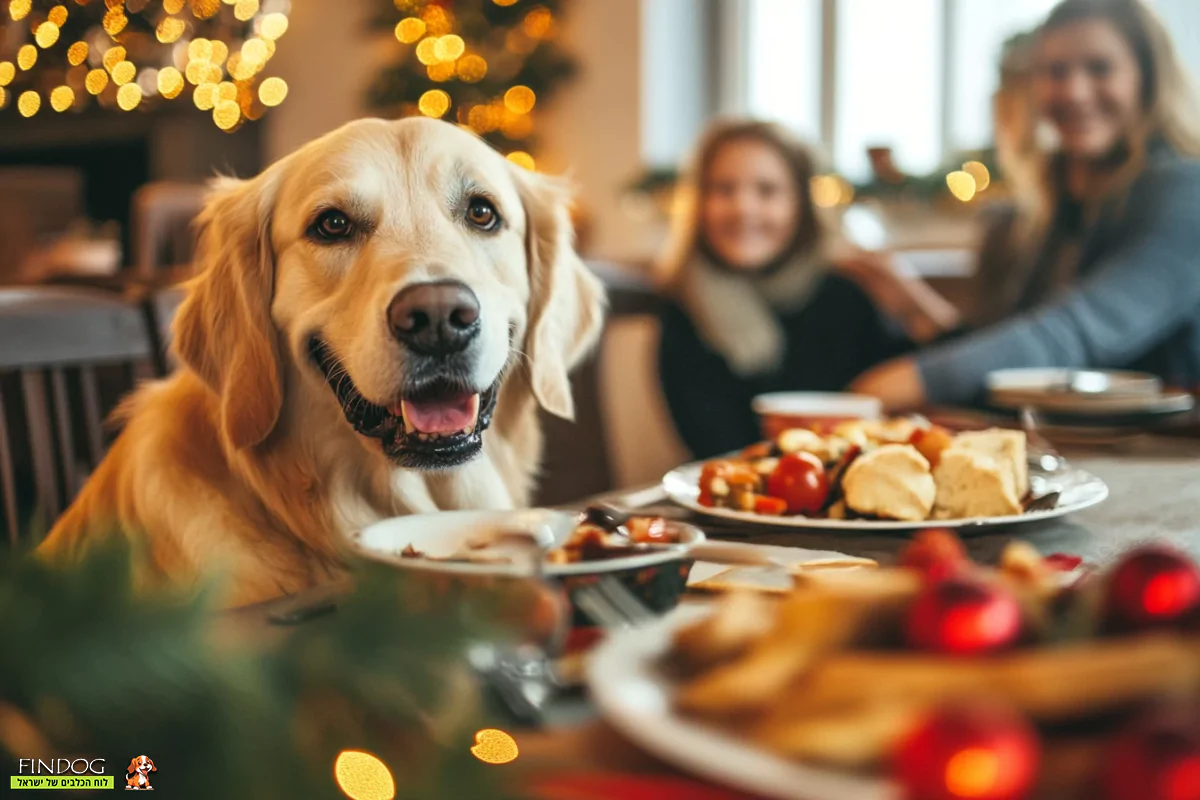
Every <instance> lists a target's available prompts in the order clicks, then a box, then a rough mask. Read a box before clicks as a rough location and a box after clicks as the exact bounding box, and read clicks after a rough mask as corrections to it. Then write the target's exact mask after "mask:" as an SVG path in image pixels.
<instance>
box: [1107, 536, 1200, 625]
mask: <svg viewBox="0 0 1200 800" xmlns="http://www.w3.org/2000/svg"><path fill="white" fill-rule="evenodd" d="M1198 607H1200V570H1197V569H1196V565H1195V564H1193V563H1192V562H1191V561H1190V560H1188V558H1187V557H1186V556H1184V555H1182V554H1181V553H1178V552H1176V551H1175V550H1172V549H1171V548H1169V547H1164V546H1162V545H1148V546H1145V547H1140V548H1138V549H1136V550H1134V551H1132V552H1130V553H1128V554H1127V555H1126V556H1125V557H1124V558H1122V559H1121V561H1120V562H1119V563H1118V564H1117V566H1116V567H1114V568H1113V571H1112V573H1110V574H1109V576H1108V596H1107V603H1106V611H1107V617H1108V623H1109V627H1110V628H1111V629H1113V630H1117V631H1136V630H1146V629H1149V628H1160V627H1165V626H1171V625H1173V624H1175V623H1177V622H1179V621H1181V620H1183V619H1186V618H1187V617H1188V616H1189V615H1191V614H1192V613H1193V612H1195V611H1196V610H1197V608H1198Z"/></svg>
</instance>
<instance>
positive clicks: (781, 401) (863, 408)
mask: <svg viewBox="0 0 1200 800" xmlns="http://www.w3.org/2000/svg"><path fill="white" fill-rule="evenodd" d="M751 407H752V408H753V409H754V413H756V414H758V418H759V424H760V426H761V428H762V433H763V437H764V438H766V439H774V438H775V437H776V436H778V435H779V434H780V433H782V432H783V431H785V430H787V429H788V428H813V429H817V430H823V429H826V428H829V427H832V426H834V425H836V424H837V423H839V422H846V421H848V420H854V419H879V418H881V417H882V416H883V403H881V402H880V401H879V399H878V398H876V397H869V396H867V395H862V394H839V393H833V392H774V393H772V394H760V395H759V396H758V397H756V398H754V402H753V403H752V404H751Z"/></svg>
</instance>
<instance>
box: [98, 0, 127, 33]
mask: <svg viewBox="0 0 1200 800" xmlns="http://www.w3.org/2000/svg"><path fill="white" fill-rule="evenodd" d="M101 24H102V25H103V26H104V32H105V33H107V34H108V35H109V36H116V35H117V34H118V33H120V32H121V31H123V30H125V26H126V25H128V24H129V17H127V16H125V10H124V9H123V8H121V7H120V6H117V7H116V8H110V9H109V10H108V13H106V14H105V15H104V21H103V22H102V23H101Z"/></svg>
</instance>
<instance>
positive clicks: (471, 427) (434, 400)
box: [309, 337, 499, 469]
mask: <svg viewBox="0 0 1200 800" xmlns="http://www.w3.org/2000/svg"><path fill="white" fill-rule="evenodd" d="M309 353H310V355H311V356H312V358H313V361H314V362H316V364H317V366H318V367H320V369H321V372H322V373H324V375H325V380H326V382H327V383H328V384H329V386H330V388H331V389H333V393H334V395H335V396H336V397H337V399H338V403H340V404H341V406H342V413H343V414H344V415H345V417H346V421H347V422H349V423H350V425H351V426H353V428H354V430H356V431H358V432H359V433H360V434H362V435H363V436H367V437H370V438H372V439H378V440H379V442H380V444H381V445H382V446H383V452H384V455H386V456H387V457H388V458H389V459H391V460H392V461H395V462H396V463H397V464H399V465H401V466H404V467H410V468H413V469H447V468H449V467H454V466H457V465H459V464H463V463H466V462H467V461H469V460H471V459H472V458H474V457H475V456H476V455H477V454H478V453H479V451H480V450H481V449H482V448H483V432H484V431H485V430H487V428H488V426H489V425H490V424H491V422H492V412H493V411H494V410H495V407H496V395H497V394H498V392H497V387H498V385H499V379H497V382H496V383H493V384H492V385H491V386H489V387H488V388H486V389H483V390H482V391H480V390H477V389H474V388H472V387H470V386H468V385H466V384H464V383H462V382H461V381H458V380H454V379H451V378H434V379H433V380H429V381H426V382H424V383H422V384H420V385H419V386H414V387H408V388H406V389H404V390H403V391H402V397H401V399H400V400H399V401H398V402H396V403H393V404H392V405H390V406H381V405H376V404H375V403H372V402H371V401H369V400H367V399H366V398H365V397H363V395H362V393H361V392H360V391H359V390H358V387H357V386H355V385H354V381H353V380H351V378H350V375H349V374H348V373H347V372H346V368H345V367H344V366H342V364H341V362H339V361H338V360H337V357H336V356H334V354H333V351H332V350H330V349H329V346H328V345H326V344H325V343H324V342H323V341H321V340H320V339H318V338H316V337H313V338H312V339H310V340H309Z"/></svg>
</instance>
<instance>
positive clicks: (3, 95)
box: [0, 89, 8, 108]
mask: <svg viewBox="0 0 1200 800" xmlns="http://www.w3.org/2000/svg"><path fill="white" fill-rule="evenodd" d="M6 105H8V92H7V91H5V90H4V89H0V108H4V107H5V106H6Z"/></svg>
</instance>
